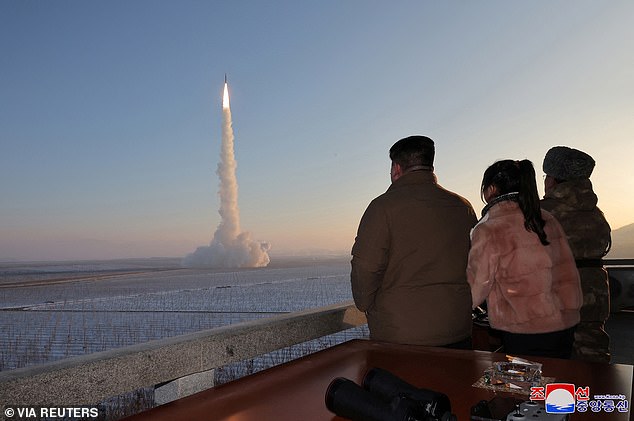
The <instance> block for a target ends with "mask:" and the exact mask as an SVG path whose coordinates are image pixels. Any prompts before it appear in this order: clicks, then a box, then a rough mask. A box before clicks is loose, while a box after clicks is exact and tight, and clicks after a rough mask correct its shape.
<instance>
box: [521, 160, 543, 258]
mask: <svg viewBox="0 0 634 421" xmlns="http://www.w3.org/2000/svg"><path fill="white" fill-rule="evenodd" d="M515 163H516V165H518V166H519V187H520V188H519V197H518V203H519V205H520V209H521V210H522V213H523V214H524V227H526V229H527V230H529V231H533V232H534V233H535V234H537V236H538V237H539V241H541V243H542V244H543V245H545V246H546V245H548V244H549V243H548V239H547V238H546V232H545V231H544V225H546V222H545V221H544V219H543V218H542V213H541V207H540V204H539V193H538V192H537V183H536V182H535V169H534V168H533V163H532V162H531V161H529V160H527V159H524V160H522V161H515Z"/></svg>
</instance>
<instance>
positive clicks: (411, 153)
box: [390, 136, 436, 170]
mask: <svg viewBox="0 0 634 421" xmlns="http://www.w3.org/2000/svg"><path fill="white" fill-rule="evenodd" d="M435 152H436V150H435V148H434V141H433V140H431V139H430V138H428V137H427V136H409V137H406V138H403V139H401V140H399V141H398V142H396V143H395V144H394V145H392V147H391V148H390V159H391V160H392V162H396V163H397V164H399V165H400V166H401V167H402V168H403V169H404V170H407V169H408V168H411V167H414V166H418V165H424V166H430V167H433V166H434V154H435Z"/></svg>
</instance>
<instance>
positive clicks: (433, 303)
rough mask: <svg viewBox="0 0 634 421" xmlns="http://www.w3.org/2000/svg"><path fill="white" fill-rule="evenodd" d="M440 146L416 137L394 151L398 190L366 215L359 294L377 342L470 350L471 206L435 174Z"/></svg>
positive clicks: (357, 251)
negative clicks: (445, 185) (468, 271)
mask: <svg viewBox="0 0 634 421" xmlns="http://www.w3.org/2000/svg"><path fill="white" fill-rule="evenodd" d="M434 154H435V149H434V142H433V140H431V139H430V138H428V137H425V136H410V137H406V138H404V139H401V140H399V141H398V142H396V143H395V144H394V145H393V146H392V148H391V149H390V159H391V160H392V168H391V172H390V175H391V179H392V185H391V186H390V187H389V188H388V190H387V191H386V192H385V193H384V194H382V195H380V196H379V197H377V198H376V199H374V200H373V201H372V202H371V203H370V205H369V206H368V208H367V209H366V211H365V213H364V214H363V217H362V218H361V223H360V224H359V229H358V232H357V237H356V240H355V243H354V246H353V248H352V273H351V282H352V294H353V297H354V301H355V304H356V306H357V307H358V308H359V310H361V311H364V312H365V313H366V315H367V319H368V326H369V328H370V336H371V338H372V339H374V340H379V341H387V342H395V343H404V344H416V345H428V346H453V347H462V348H466V347H470V341H471V323H472V322H471V291H470V288H469V284H468V283H467V280H466V267H467V256H468V254H469V231H470V230H471V228H472V227H473V226H474V225H475V224H476V222H477V219H476V216H475V213H474V211H473V208H472V207H471V205H470V204H469V202H468V201H467V200H465V199H464V198H462V197H460V196H458V195H457V194H455V193H452V192H450V191H448V190H445V189H444V188H442V187H441V186H439V185H438V184H437V182H436V176H435V175H434V172H433V164H434Z"/></svg>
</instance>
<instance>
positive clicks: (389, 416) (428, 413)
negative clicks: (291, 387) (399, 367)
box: [326, 368, 457, 421]
mask: <svg viewBox="0 0 634 421" xmlns="http://www.w3.org/2000/svg"><path fill="white" fill-rule="evenodd" d="M362 385H363V387H362V386H359V385H357V384H356V383H354V382H353V381H352V380H349V379H346V378H343V377H337V378H336V379H334V380H333V381H332V382H331V383H330V385H329V386H328V389H327V390H326V407H327V408H328V409H329V410H330V411H331V412H334V413H335V414H336V415H338V416H340V417H343V418H348V419H350V420H352V421H456V420H457V418H456V416H455V415H453V414H452V413H451V403H450V402H449V398H448V397H447V395H445V394H444V393H439V392H434V391H431V390H427V389H419V388H417V387H414V386H412V385H411V384H409V383H407V382H405V381H404V380H402V379H400V378H399V377H397V376H395V375H394V374H392V373H390V372H389V371H386V370H382V369H380V368H373V369H371V370H369V371H368V372H367V373H366V375H365V377H364V378H363V382H362Z"/></svg>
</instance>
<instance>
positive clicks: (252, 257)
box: [183, 75, 270, 268]
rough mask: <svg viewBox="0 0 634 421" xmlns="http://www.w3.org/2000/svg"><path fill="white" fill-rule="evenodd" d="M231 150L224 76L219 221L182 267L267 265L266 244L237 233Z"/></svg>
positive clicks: (238, 211)
mask: <svg viewBox="0 0 634 421" xmlns="http://www.w3.org/2000/svg"><path fill="white" fill-rule="evenodd" d="M236 167H237V164H236V159H235V154H234V150H233V128H232V123H231V107H230V106H229V89H228V84H227V75H225V85H224V92H223V96H222V146H221V151H220V162H219V163H218V169H217V170H216V174H218V177H219V179H220V189H219V193H218V194H219V196H220V209H219V210H218V213H220V224H219V225H218V228H217V229H216V232H215V233H214V237H213V239H212V240H211V243H210V244H209V246H202V247H198V248H197V249H196V251H195V252H193V253H191V254H189V255H187V256H185V258H184V259H183V266H186V267H192V268H245V267H264V266H266V265H268V264H269V255H268V250H269V248H270V245H269V243H266V242H260V241H254V240H252V239H251V234H250V233H249V232H246V231H245V232H240V210H239V208H238V180H237V178H236Z"/></svg>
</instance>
